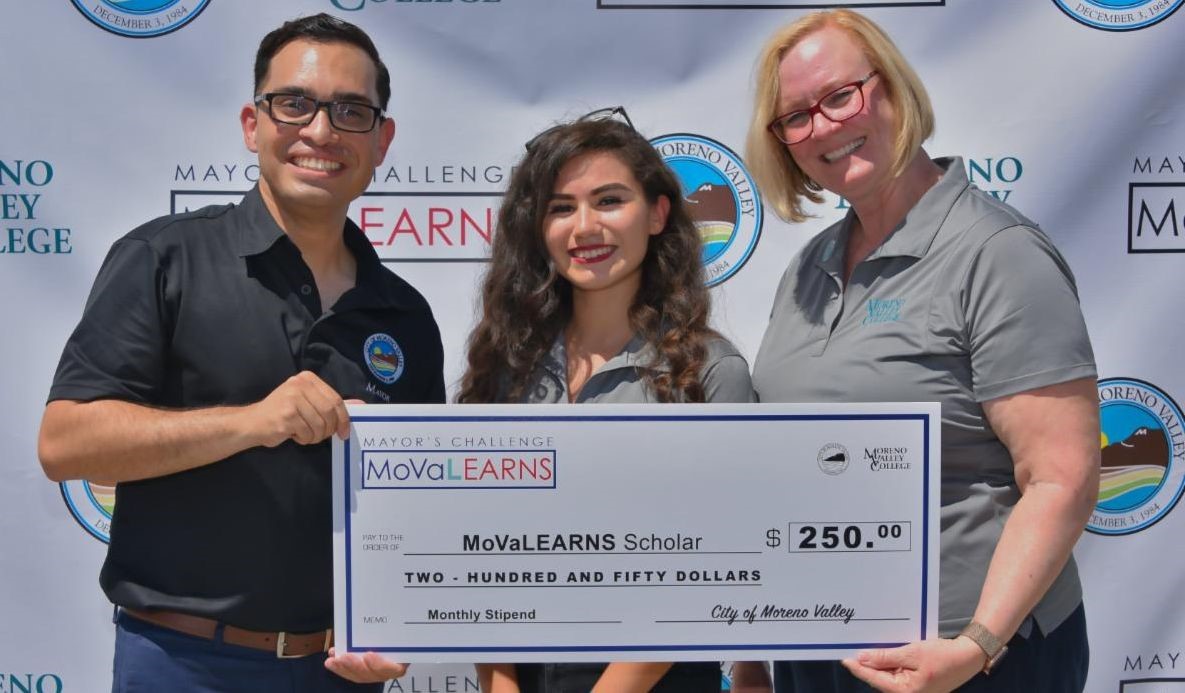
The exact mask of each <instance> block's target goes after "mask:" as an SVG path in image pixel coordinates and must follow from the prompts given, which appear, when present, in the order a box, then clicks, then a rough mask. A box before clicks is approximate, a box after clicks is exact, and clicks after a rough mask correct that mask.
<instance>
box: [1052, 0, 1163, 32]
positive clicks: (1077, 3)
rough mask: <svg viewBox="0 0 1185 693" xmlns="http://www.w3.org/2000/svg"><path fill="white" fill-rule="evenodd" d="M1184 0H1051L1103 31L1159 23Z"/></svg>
mask: <svg viewBox="0 0 1185 693" xmlns="http://www.w3.org/2000/svg"><path fill="white" fill-rule="evenodd" d="M1182 3H1185V0H1134V1H1133V0H1053V4H1055V5H1057V7H1058V9H1060V10H1061V11H1062V12H1064V13H1066V14H1067V15H1069V16H1070V17H1073V18H1074V20H1075V21H1077V22H1079V23H1081V24H1085V25H1086V26H1089V27H1092V28H1094V29H1102V30H1103V31H1134V30H1136V29H1145V28H1147V27H1150V26H1152V25H1153V24H1157V23H1159V22H1163V21H1164V20H1165V19H1168V17H1169V15H1171V14H1172V13H1174V12H1176V11H1177V10H1178V9H1180V7H1181V4H1182Z"/></svg>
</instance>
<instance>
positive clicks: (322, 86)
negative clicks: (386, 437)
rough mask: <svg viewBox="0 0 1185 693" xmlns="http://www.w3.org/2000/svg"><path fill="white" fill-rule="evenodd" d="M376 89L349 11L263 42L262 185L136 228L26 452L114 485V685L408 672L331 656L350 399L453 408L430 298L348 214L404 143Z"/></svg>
mask: <svg viewBox="0 0 1185 693" xmlns="http://www.w3.org/2000/svg"><path fill="white" fill-rule="evenodd" d="M390 89H391V88H390V77H389V74H388V72H387V69H386V67H384V66H383V63H382V61H381V60H380V58H379V55H378V52H377V51H376V50H375V47H374V44H373V43H372V42H371V40H370V38H369V37H368V36H367V35H366V34H365V33H364V32H362V30H360V29H359V28H358V27H356V26H354V25H352V24H348V23H346V22H342V21H340V20H338V19H335V18H333V17H330V16H328V15H324V14H322V15H317V16H314V17H308V18H304V19H300V20H296V21H294V22H289V23H287V24H285V25H283V26H282V27H280V28H279V29H276V30H275V31H273V32H272V33H270V34H268V36H266V37H265V38H264V39H263V42H262V43H261V45H260V47H259V52H258V53H257V55H256V63H255V98H254V99H253V100H252V102H251V103H250V104H248V105H246V106H244V107H243V109H242V112H241V114H240V119H241V121H242V126H243V138H244V141H245V143H246V145H247V148H248V149H250V150H251V151H252V152H255V153H257V154H258V156H259V170H260V180H259V184H258V186H257V187H256V188H255V189H254V190H252V191H251V192H250V193H249V194H248V195H247V197H246V198H244V200H243V201H242V203H241V204H239V205H237V206H234V205H230V206H225V207H208V208H205V209H202V210H199V211H196V212H191V213H186V214H177V215H173V216H169V217H164V218H161V219H157V220H155V221H152V222H149V223H147V224H145V225H144V226H141V227H140V228H138V229H136V230H134V231H132V232H131V233H130V234H128V235H127V236H125V237H123V238H122V239H120V240H118V241H117V242H116V243H115V245H114V246H113V247H112V248H111V251H110V253H109V254H108V256H107V259H106V261H105V262H104V263H103V267H102V269H101V270H100V271H99V275H98V278H97V279H96V280H95V285H94V288H93V290H92V292H91V295H90V298H89V300H88V301H87V304H86V308H85V311H84V313H83V316H82V320H81V322H80V323H79V325H78V327H77V329H76V330H75V331H74V333H73V335H72V336H71V337H70V339H69V341H68V342H67V344H66V347H65V351H64V353H63V355H62V360H61V363H60V365H59V366H58V371H57V374H56V376H55V378H54V383H53V387H52V389H51V390H50V395H49V400H50V402H49V404H48V405H47V407H46V410H45V416H44V419H43V421H42V426H41V438H40V444H39V454H40V457H41V462H42V466H43V467H44V469H45V472H46V474H47V475H48V476H49V477H50V478H51V479H53V480H55V481H60V480H64V479H80V478H81V479H90V480H95V481H105V482H118V485H117V486H116V511H115V515H114V517H113V518H112V522H111V545H110V548H109V549H108V553H107V560H106V562H105V563H104V565H103V569H102V573H101V575H100V583H101V585H102V587H103V589H104V591H105V592H106V593H107V596H108V597H109V598H110V599H111V601H112V602H114V603H115V604H116V605H118V609H117V616H116V623H117V629H116V654H115V668H114V677H115V681H114V684H113V689H114V690H116V691H128V690H151V691H166V690H167V691H219V692H220V693H221V692H225V691H346V690H376V689H378V688H381V684H372V685H369V686H359V685H357V684H354V683H351V681H358V682H367V681H372V682H373V681H382V680H385V679H388V678H392V677H394V676H398V675H400V674H402V673H403V669H404V667H403V666H402V665H399V664H396V663H394V662H391V661H389V660H387V659H385V658H383V657H381V656H379V655H377V654H374V653H366V654H365V655H358V654H341V655H338V656H336V657H335V656H333V651H332V650H331V649H330V645H331V643H332V640H331V631H330V630H329V628H330V626H331V625H332V618H333V584H332V570H331V560H332V558H331V541H330V526H331V518H330V514H331V510H330V507H331V506H330V453H329V441H328V438H329V437H330V436H331V435H333V434H334V433H337V434H338V435H340V436H346V435H347V434H348V433H349V418H348V415H347V412H346V409H345V405H344V401H343V398H345V399H358V400H364V401H367V402H443V401H444V383H443V376H442V363H443V354H442V349H441V343H440V333H439V330H438V329H437V326H436V323H435V321H434V320H433V318H432V314H431V311H430V310H429V308H428V305H427V303H426V302H425V301H424V299H423V298H422V297H421V296H420V295H419V294H418V293H417V292H416V291H415V290H414V289H413V288H412V287H411V286H409V285H408V284H407V283H406V282H404V281H403V280H401V279H399V278H398V277H396V276H395V275H394V274H392V273H391V272H389V271H387V270H386V269H385V268H384V267H383V265H382V264H381V263H380V262H379V259H378V256H377V255H376V254H375V251H374V249H373V247H372V246H371V244H370V243H369V242H368V240H367V239H366V237H365V236H364V235H363V234H362V232H361V231H360V230H359V229H358V227H357V226H356V225H355V224H354V223H353V222H351V221H349V220H347V218H346V209H347V206H348V205H349V203H350V201H351V200H353V199H354V198H356V197H358V195H360V194H361V193H362V191H363V190H364V189H365V188H366V186H367V184H368V183H369V182H370V180H371V176H372V174H373V171H374V168H375V166H377V165H378V164H379V163H380V162H381V161H382V159H383V157H384V155H385V154H386V151H387V147H388V145H389V144H390V142H391V139H392V137H393V136H394V132H395V125H394V123H393V122H392V121H391V120H389V119H387V118H386V117H385V116H384V115H383V110H384V109H385V108H386V106H387V101H388V98H389V96H390ZM327 651H328V652H327ZM289 657H294V658H289ZM331 672H332V673H331ZM347 679H349V680H347Z"/></svg>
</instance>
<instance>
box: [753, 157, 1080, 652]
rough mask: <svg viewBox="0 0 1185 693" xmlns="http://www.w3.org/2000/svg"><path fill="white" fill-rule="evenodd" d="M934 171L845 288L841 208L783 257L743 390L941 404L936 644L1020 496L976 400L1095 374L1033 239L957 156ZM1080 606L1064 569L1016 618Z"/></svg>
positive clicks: (846, 224) (958, 624) (1035, 233)
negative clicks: (972, 179)
mask: <svg viewBox="0 0 1185 693" xmlns="http://www.w3.org/2000/svg"><path fill="white" fill-rule="evenodd" d="M936 163H937V164H939V165H940V166H941V167H942V168H944V169H945V170H946V173H945V174H944V175H943V176H942V179H941V180H940V181H939V182H938V184H937V185H935V186H934V187H933V188H931V189H930V190H929V191H927V192H926V194H925V195H924V196H923V197H922V199H921V200H920V201H919V202H918V203H917V205H916V206H915V207H914V208H913V209H912V210H910V212H909V214H908V216H907V217H906V218H905V220H904V221H903V222H902V223H901V225H900V226H898V227H897V228H896V229H895V230H894V231H893V233H892V234H890V236H889V237H888V238H887V239H885V241H884V242H883V243H882V244H881V245H880V246H879V247H878V248H876V249H875V250H874V251H873V252H872V253H871V254H870V255H869V256H868V257H867V258H866V259H865V260H864V261H863V262H861V263H860V264H859V265H857V266H856V268H855V270H854V271H853V272H852V277H851V280H850V281H849V283H848V285H847V286H844V285H843V258H844V247H845V244H846V242H847V237H848V233H849V232H850V225H851V223H852V221H853V219H854V215H853V214H852V213H849V214H848V215H847V217H845V218H844V219H843V220H842V221H840V222H838V223H836V224H834V225H832V226H831V227H829V228H828V229H827V230H825V231H823V232H822V233H821V234H819V235H818V236H816V237H815V238H814V239H812V240H811V241H810V242H809V243H808V244H807V245H806V247H805V248H803V250H802V252H800V253H799V254H798V255H797V256H796V257H795V258H794V259H793V260H792V261H791V263H790V267H789V268H788V269H787V270H786V273H785V275H784V276H783V277H782V282H781V284H780V285H779V287H778V291H777V294H776V296H775V298H774V306H773V313H772V315H771V316H770V323H769V327H768V328H767V330H766V332H765V337H764V339H763V340H762V343H761V349H760V351H759V352H758V354H757V361H756V363H755V364H754V369H753V383H754V386H755V387H756V389H757V393H758V397H759V398H760V399H761V401H763V402H828V401H848V402H861V401H866V402H877V401H881V402H890V401H937V402H941V403H942V559H941V573H940V581H939V584H940V590H939V631H940V634H942V635H944V636H951V635H954V634H956V633H957V632H958V631H959V630H960V629H961V628H962V627H963V626H964V625H966V623H967V622H968V621H969V620H970V618H971V616H972V614H973V613H974V611H975V607H976V604H977V603H978V601H979V594H980V591H981V590H982V588H983V582H984V578H985V576H986V574H987V568H988V563H989V561H990V560H991V557H992V552H993V551H994V550H995V547H996V543H997V542H998V541H999V538H1000V532H1001V530H1002V528H1003V526H1004V522H1005V520H1007V518H1008V515H1009V514H1010V513H1011V511H1012V507H1013V506H1014V505H1015V504H1016V501H1017V500H1018V499H1019V497H1020V493H1019V491H1018V490H1017V485H1016V479H1015V476H1014V474H1013V466H1012V458H1011V457H1010V456H1009V454H1008V450H1007V448H1005V447H1004V445H1003V443H1001V442H1000V440H999V439H998V438H996V436H995V434H994V433H993V431H992V429H991V427H990V426H989V424H988V421H987V419H986V418H985V416H984V413H983V406H982V403H983V402H985V401H988V400H992V399H996V398H998V397H1004V396H1006V395H1012V394H1015V393H1018V392H1023V391H1026V390H1032V389H1034V388H1038V387H1043V386H1046V385H1053V384H1056V383H1061V382H1066V381H1069V380H1074V379H1077V378H1093V377H1096V371H1095V365H1094V356H1093V354H1092V352H1091V347H1090V340H1089V339H1088V338H1087V333H1086V325H1085V323H1084V321H1083V319H1082V311H1081V309H1080V307H1079V304H1078V295H1077V290H1076V288H1075V285H1074V277H1073V275H1072V274H1071V273H1070V268H1069V267H1068V266H1067V265H1066V262H1065V260H1064V259H1063V258H1062V256H1061V255H1060V254H1059V253H1058V252H1057V250H1056V249H1055V248H1054V247H1053V245H1052V244H1051V243H1050V241H1049V239H1048V238H1047V237H1046V236H1045V234H1044V233H1042V232H1041V231H1039V230H1038V229H1037V228H1036V226H1035V225H1034V224H1033V223H1032V222H1031V221H1029V220H1027V219H1025V218H1024V217H1023V216H1021V215H1020V214H1019V213H1018V212H1017V211H1016V210H1014V209H1012V208H1011V207H1009V206H1007V205H1005V204H1003V203H1001V202H998V201H997V200H996V199H995V198H993V197H991V196H990V195H987V194H986V193H984V192H982V191H981V190H979V189H978V188H976V187H974V186H972V185H970V184H969V183H968V181H967V177H966V175H965V174H964V173H963V171H964V168H963V161H962V159H959V158H951V159H939V160H936ZM1081 599H1082V588H1081V586H1080V584H1079V582H1078V571H1077V568H1076V566H1075V564H1074V560H1073V558H1071V559H1070V562H1069V564H1068V565H1067V566H1066V567H1065V569H1064V570H1063V571H1062V573H1061V575H1059V576H1058V578H1057V579H1056V580H1055V581H1054V583H1053V586H1052V587H1051V588H1050V589H1049V591H1048V592H1047V593H1046V594H1045V596H1044V597H1043V598H1042V600H1041V602H1040V603H1039V604H1038V605H1037V607H1036V608H1035V609H1034V610H1033V614H1032V615H1033V617H1034V618H1035V620H1036V622H1037V624H1038V625H1039V626H1040V628H1041V630H1042V632H1045V633H1048V632H1049V631H1051V630H1052V629H1053V628H1056V627H1057V625H1058V624H1060V623H1061V622H1062V620H1064V619H1065V618H1066V617H1067V616H1068V615H1069V614H1070V613H1071V612H1072V611H1073V610H1074V609H1075V608H1077V606H1078V604H1079V603H1080V602H1081ZM1027 632H1028V630H1027V624H1026V627H1025V628H1024V630H1023V631H1022V634H1027Z"/></svg>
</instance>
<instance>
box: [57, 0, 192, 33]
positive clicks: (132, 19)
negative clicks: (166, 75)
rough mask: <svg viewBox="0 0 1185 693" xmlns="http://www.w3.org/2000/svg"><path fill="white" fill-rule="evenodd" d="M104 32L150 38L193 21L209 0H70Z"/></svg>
mask: <svg viewBox="0 0 1185 693" xmlns="http://www.w3.org/2000/svg"><path fill="white" fill-rule="evenodd" d="M71 2H73V3H74V7H75V8H77V9H78V11H79V12H81V13H82V16H84V17H86V18H87V19H89V20H90V21H91V22H92V23H94V24H95V25H96V26H98V27H99V28H101V29H104V30H106V31H110V32H111V33H113V34H118V35H120V36H126V37H128V38H151V37H153V36H163V35H165V34H168V33H171V32H174V31H177V30H178V29H180V28H181V27H183V26H185V25H186V24H189V23H190V22H192V21H193V20H194V19H195V18H196V17H197V16H198V15H199V14H201V13H202V10H204V9H206V7H207V6H209V4H210V0H71Z"/></svg>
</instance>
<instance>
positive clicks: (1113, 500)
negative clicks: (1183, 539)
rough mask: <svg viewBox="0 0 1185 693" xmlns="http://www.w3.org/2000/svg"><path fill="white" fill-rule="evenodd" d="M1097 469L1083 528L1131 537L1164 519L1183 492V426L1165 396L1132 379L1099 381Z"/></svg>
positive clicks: (1175, 407) (1184, 460)
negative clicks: (1095, 494)
mask: <svg viewBox="0 0 1185 693" xmlns="http://www.w3.org/2000/svg"><path fill="white" fill-rule="evenodd" d="M1098 391H1099V418H1100V422H1099V423H1100V427H1101V429H1102V432H1101V433H1102V438H1101V440H1100V445H1101V446H1102V457H1103V468H1102V478H1101V479H1100V481H1099V501H1098V504H1097V505H1096V506H1095V511H1094V513H1092V514H1091V517H1090V521H1089V522H1088V523H1087V525H1086V529H1087V530H1088V531H1090V532H1093V533H1095V534H1110V535H1122V534H1133V533H1135V532H1139V531H1141V530H1144V529H1147V528H1149V527H1151V526H1152V525H1154V524H1156V523H1157V522H1159V521H1161V520H1162V519H1164V517H1165V516H1166V515H1168V514H1169V512H1170V511H1172V509H1173V507H1174V506H1176V505H1177V501H1179V500H1180V499H1181V492H1182V491H1183V490H1185V429H1183V428H1182V426H1183V425H1185V421H1183V417H1182V414H1181V408H1180V407H1178V406H1177V403H1176V402H1175V401H1173V398H1172V397H1170V396H1169V395H1168V393H1166V392H1165V391H1163V390H1161V389H1160V388H1158V387H1157V386H1155V385H1153V384H1152V383H1148V382H1144V381H1143V380H1137V379H1135V378H1103V379H1102V380H1099V384H1098Z"/></svg>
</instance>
